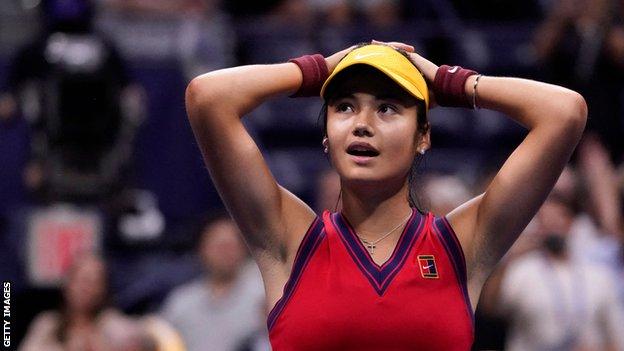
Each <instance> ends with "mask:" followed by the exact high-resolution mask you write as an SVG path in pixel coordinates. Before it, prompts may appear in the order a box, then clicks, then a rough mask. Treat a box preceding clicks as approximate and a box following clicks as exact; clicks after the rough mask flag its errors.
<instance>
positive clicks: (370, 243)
mask: <svg viewBox="0 0 624 351" xmlns="http://www.w3.org/2000/svg"><path fill="white" fill-rule="evenodd" d="M411 216H412V213H411V212H410V214H409V215H407V217H405V219H404V220H402V221H401V223H399V225H397V226H396V227H394V228H392V230H390V231H389V232H387V233H386V234H384V235H382V236H381V237H380V238H379V239H377V240H374V241H368V240H366V239H364V238H362V237H361V236H360V235H359V234H357V233H355V235H357V237H358V238H360V241H362V243H363V244H364V247H366V250H368V252H370V254H371V256H372V255H374V254H375V248H376V247H377V244H378V243H379V242H380V241H382V240H383V239H385V238H387V237H388V236H389V235H390V234H392V233H393V232H394V231H395V230H397V229H399V227H401V226H402V225H403V224H405V223H406V222H407V220H408V219H410V217H411Z"/></svg>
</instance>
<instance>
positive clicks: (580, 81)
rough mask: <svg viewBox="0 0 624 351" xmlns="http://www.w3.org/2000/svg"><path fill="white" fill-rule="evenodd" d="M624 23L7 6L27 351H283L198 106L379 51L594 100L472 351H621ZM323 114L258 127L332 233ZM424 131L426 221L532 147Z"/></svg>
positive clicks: (3, 32) (496, 135) (569, 17)
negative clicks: (192, 88)
mask: <svg viewBox="0 0 624 351" xmlns="http://www.w3.org/2000/svg"><path fill="white" fill-rule="evenodd" d="M623 19H624V1H621V0H529V1H522V2H520V1H516V2H504V1H497V0H475V1H457V0H427V1H407V0H391V1H379V0H366V1H350V0H263V1H254V2H249V1H241V0H233V1H218V0H6V1H2V3H0V274H1V276H2V279H3V280H9V281H11V282H12V286H13V287H14V296H15V297H14V299H15V303H16V306H17V307H16V309H17V311H18V313H16V317H15V318H16V319H15V320H14V323H15V326H16V328H15V329H14V330H13V337H14V342H15V343H16V345H19V349H20V350H72V351H73V350H76V351H78V350H116V351H117V350H118V351H121V350H124V351H128V350H159V351H161V350H190V351H194V350H235V351H236V350H269V349H270V346H269V344H268V336H267V334H266V333H267V332H266V323H265V316H266V314H267V312H268V311H267V306H266V305H265V302H264V290H263V286H262V281H261V277H260V274H259V272H258V269H257V267H256V266H255V265H254V264H253V262H252V261H250V259H249V255H248V253H247V249H246V247H245V245H244V243H243V242H242V241H241V236H240V233H239V232H238V229H237V227H236V226H235V224H234V223H233V222H232V220H231V219H230V218H229V217H228V215H227V212H225V211H224V209H223V208H222V204H221V202H220V200H219V198H218V194H217V193H216V191H215V189H214V187H213V186H212V185H211V183H210V179H209V177H208V174H207V172H206V171H205V168H204V166H203V164H202V160H201V156H200V154H199V150H198V148H197V146H196V145H195V142H194V139H193V136H192V133H191V131H190V128H189V126H188V124H187V121H186V117H185V111H184V89H185V86H186V84H187V82H188V81H189V80H190V79H191V78H192V77H194V76H196V75H198V74H200V73H204V72H207V71H211V70H214V69H219V68H223V67H228V66H233V65H241V64H256V63H275V62H284V61H286V60H287V59H289V58H291V57H296V56H300V55H302V54H306V53H314V52H320V53H323V54H326V55H327V54H331V53H333V52H335V51H337V50H339V49H343V48H345V47H347V46H350V45H352V44H354V43H358V42H362V41H369V40H371V39H378V40H394V41H403V42H406V43H410V44H413V45H414V46H415V47H416V48H417V51H418V52H419V53H421V54H423V56H425V57H427V58H429V59H431V60H432V61H433V62H435V63H438V64H443V63H446V64H460V65H462V66H464V67H470V68H474V69H476V70H478V71H480V72H481V73H483V74H486V75H488V74H490V75H512V76H520V77H524V78H534V79H538V80H543V81H546V82H551V83H554V84H559V85H563V86H566V87H569V88H571V89H575V90H577V91H579V92H581V93H582V94H583V95H584V96H585V98H586V100H587V102H588V105H589V120H588V127H587V130H586V133H585V136H584V138H583V140H582V142H581V144H580V145H579V148H578V149H577V151H576V152H575V155H574V156H573V159H572V161H571V163H570V164H569V166H568V167H567V168H566V170H565V171H564V173H563V174H562V176H561V178H560V179H559V181H558V183H557V185H556V186H555V189H554V190H553V192H552V193H551V194H550V196H549V197H548V199H547V200H546V203H545V204H544V205H543V206H542V208H541V209H540V210H539V213H538V214H537V216H536V217H535V218H534V219H533V221H532V222H531V223H530V224H529V226H528V227H527V228H526V230H525V231H524V232H523V234H522V235H521V236H520V239H519V240H518V241H517V243H516V244H515V245H514V246H513V248H512V249H511V250H510V252H509V253H508V254H507V256H506V257H505V258H504V260H503V262H502V263H501V264H500V265H499V268H498V269H497V270H496V271H495V273H493V274H492V276H491V278H490V280H489V281H488V283H487V285H486V287H485V288H484V291H483V293H482V295H481V300H480V302H479V308H478V310H477V314H476V327H477V328H476V343H475V348H477V349H500V348H505V349H508V350H624V307H623V306H624V258H623V256H624V223H623V221H622V214H623V213H624V212H623V211H624V207H623V204H622V195H623V194H624V162H623V161H624V158H623V152H624V143H623V142H622V139H623V138H622V137H623V136H624V110H623V108H622V107H623V102H624V94H623V92H624V91H623V90H624V20H623ZM318 100H319V99H308V98H306V99H289V98H286V97H285V98H280V99H275V100H273V101H270V102H268V103H266V104H265V105H263V106H261V107H260V108H258V109H257V110H256V111H254V112H252V113H251V115H250V116H249V117H248V118H247V119H246V121H245V123H246V126H247V128H248V129H249V131H250V133H251V134H252V135H253V136H254V138H255V140H256V141H257V143H258V145H259V146H260V147H261V149H262V150H263V153H264V155H265V158H266V160H267V162H268V164H269V166H270V168H271V170H272V172H273V174H274V175H275V177H276V178H277V180H278V181H279V182H280V184H282V185H283V186H285V187H286V188H288V189H290V190H291V191H292V192H294V193H296V194H297V195H298V196H299V197H301V198H302V199H303V200H304V201H306V202H307V203H308V204H311V205H312V206H313V207H314V208H315V210H317V211H318V212H321V211H323V210H325V209H328V210H331V211H335V210H339V207H337V206H338V193H339V188H340V184H339V178H338V176H337V174H335V173H334V172H333V171H332V170H331V168H330V165H329V162H328V161H327V159H325V157H324V156H323V153H322V149H321V136H322V134H321V131H320V128H319V123H318V114H319V111H320V109H321V104H320V101H318ZM430 120H431V122H432V142H433V149H432V151H431V152H430V153H428V155H427V157H426V159H425V161H424V162H423V163H422V164H421V165H420V170H421V173H420V176H421V179H422V181H421V182H419V184H420V185H419V187H420V189H419V194H420V197H421V199H420V200H421V201H420V203H421V204H422V205H423V207H424V208H425V209H427V210H429V211H431V212H433V213H435V214H437V215H443V214H446V213H448V212H449V211H450V210H451V209H453V208H455V207H456V206H458V205H459V204H461V203H463V202H465V201H466V200H468V199H470V198H471V197H473V196H476V195H477V194H479V193H481V192H483V191H485V189H487V185H488V181H489V179H490V178H491V177H492V175H493V172H495V171H496V170H497V169H498V168H499V167H500V166H501V163H502V162H503V161H504V159H505V158H506V157H507V155H508V154H509V153H510V152H511V151H512V150H513V148H514V147H515V146H516V145H517V144H518V142H519V141H520V140H522V137H523V135H524V133H525V132H524V131H523V129H522V128H520V127H519V126H516V125H515V124H513V123H511V122H509V121H508V120H506V119H505V117H504V116H502V115H500V114H498V113H495V112H491V111H483V110H481V111H468V110H461V109H435V110H432V111H431V113H430ZM527 186H530V185H529V184H527Z"/></svg>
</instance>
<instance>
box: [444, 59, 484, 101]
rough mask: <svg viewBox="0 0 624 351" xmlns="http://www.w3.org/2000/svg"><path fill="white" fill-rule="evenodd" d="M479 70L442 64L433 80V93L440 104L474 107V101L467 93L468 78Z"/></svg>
mask: <svg viewBox="0 0 624 351" xmlns="http://www.w3.org/2000/svg"><path fill="white" fill-rule="evenodd" d="M475 74H478V73H477V72H475V71H473V70H469V69H465V68H462V67H460V66H448V65H442V66H440V67H439V68H438V71H437V72H436V76H435V79H434V80H433V94H434V95H435V99H436V102H437V103H438V105H440V106H443V107H469V108H471V107H473V101H472V99H471V98H469V96H468V94H466V88H465V84H466V80H467V79H468V77H470V76H472V75H475Z"/></svg>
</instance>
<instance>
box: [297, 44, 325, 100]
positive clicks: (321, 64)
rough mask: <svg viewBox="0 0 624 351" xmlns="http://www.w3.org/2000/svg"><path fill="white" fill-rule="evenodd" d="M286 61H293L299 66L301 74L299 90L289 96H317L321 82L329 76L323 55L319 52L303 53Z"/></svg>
mask: <svg viewBox="0 0 624 351" xmlns="http://www.w3.org/2000/svg"><path fill="white" fill-rule="evenodd" d="M288 62H293V63H295V64H296V65H297V66H299V69H300V70H301V74H302V76H303V80H302V82H301V86H300V87H299V90H297V91H296V92H295V93H294V94H292V95H291V96H290V97H307V96H318V95H319V94H320V92H321V87H322V86H323V83H324V82H325V80H326V79H327V77H329V71H328V70H327V63H325V57H323V55H320V54H314V55H304V56H301V57H296V58H293V59H290V60H288Z"/></svg>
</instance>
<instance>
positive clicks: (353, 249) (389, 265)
mask: <svg viewBox="0 0 624 351" xmlns="http://www.w3.org/2000/svg"><path fill="white" fill-rule="evenodd" d="M424 217H425V216H424V215H422V214H421V213H420V212H418V211H417V210H415V209H412V215H411V216H410V218H409V219H408V221H407V223H406V224H405V227H404V228H403V232H402V233H401V236H400V237H399V240H398V241H397V243H396V245H395V247H394V250H393V251H392V255H391V256H390V258H388V259H387V260H386V261H385V262H384V263H383V264H382V265H381V266H380V265H378V264H377V263H376V262H375V261H374V260H373V258H372V257H371V255H370V253H369V252H368V250H367V249H366V248H365V247H364V245H363V244H362V242H361V240H360V239H359V237H358V236H357V234H356V233H355V230H354V229H353V227H352V226H351V224H350V223H349V221H348V220H347V219H346V218H345V217H344V216H343V215H342V214H341V213H333V214H331V216H330V218H331V221H332V224H333V226H334V228H335V229H336V232H337V233H338V236H339V237H340V239H341V240H342V242H343V243H344V245H345V248H346V249H347V252H349V255H350V256H351V258H352V259H353V261H354V262H355V264H356V265H357V266H358V268H359V269H360V271H362V273H363V274H364V276H365V277H366V278H367V279H368V281H369V282H370V283H371V285H372V286H373V288H374V289H375V291H376V292H377V294H379V295H380V296H381V295H383V293H384V292H385V291H386V289H387V288H388V285H390V282H391V281H392V279H393V278H394V276H396V274H397V273H398V272H399V271H400V269H401V267H402V266H403V264H404V263H405V260H406V259H407V256H408V253H409V251H410V248H411V247H412V246H413V243H414V242H415V240H416V239H417V238H418V236H419V234H420V232H421V230H422V227H423V226H424V222H425V221H424Z"/></svg>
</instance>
